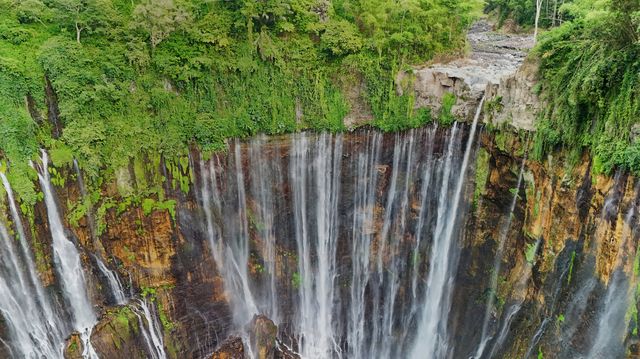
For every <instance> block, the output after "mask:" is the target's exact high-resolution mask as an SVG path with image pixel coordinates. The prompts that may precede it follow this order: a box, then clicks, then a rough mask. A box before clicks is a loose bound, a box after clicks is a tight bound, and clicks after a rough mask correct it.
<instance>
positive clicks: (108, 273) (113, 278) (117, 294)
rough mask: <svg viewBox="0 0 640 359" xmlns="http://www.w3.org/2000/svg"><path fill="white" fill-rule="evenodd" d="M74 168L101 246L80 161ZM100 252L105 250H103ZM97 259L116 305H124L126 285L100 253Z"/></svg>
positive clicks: (93, 236)
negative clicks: (123, 284) (79, 164)
mask: <svg viewBox="0 0 640 359" xmlns="http://www.w3.org/2000/svg"><path fill="white" fill-rule="evenodd" d="M73 168H74V169H75V171H76V176H77V177H78V187H80V194H81V195H82V200H83V201H87V202H86V203H87V204H88V208H87V223H88V224H89V229H90V231H91V237H92V238H93V240H94V243H95V244H96V247H100V248H102V247H101V244H100V242H99V241H97V240H96V239H97V236H96V229H95V223H94V219H93V206H92V205H91V200H90V199H88V197H87V189H86V187H85V185H84V179H83V176H82V172H81V171H80V166H78V161H76V160H75V159H74V160H73ZM100 252H104V250H101V251H100ZM94 258H95V260H96V264H97V265H98V269H99V270H100V272H101V273H102V276H103V277H104V278H105V279H106V280H107V285H108V286H109V293H110V294H111V299H112V300H113V302H114V304H116V305H124V304H126V303H127V296H126V294H125V291H124V287H123V286H122V282H121V281H120V277H119V276H118V273H116V272H115V271H113V270H111V269H109V268H108V267H107V265H106V264H105V263H104V261H103V260H102V259H101V258H100V256H99V255H97V254H96V255H95V256H94Z"/></svg>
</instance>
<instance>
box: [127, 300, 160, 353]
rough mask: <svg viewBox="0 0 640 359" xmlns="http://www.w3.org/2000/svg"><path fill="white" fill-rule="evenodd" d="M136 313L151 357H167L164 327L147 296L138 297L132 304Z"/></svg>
mask: <svg viewBox="0 0 640 359" xmlns="http://www.w3.org/2000/svg"><path fill="white" fill-rule="evenodd" d="M132 308H133V312H134V314H135V315H136V316H137V317H138V326H139V327H140V333H141V334H142V337H143V339H144V342H145V344H146V346H147V349H148V354H149V355H150V359H166V358H167V354H166V352H165V350H164V342H163V340H162V327H161V326H160V323H159V321H158V313H157V310H156V306H155V305H154V304H153V302H149V300H147V299H146V298H144V299H138V300H137V301H136V303H135V305H133V306H132Z"/></svg>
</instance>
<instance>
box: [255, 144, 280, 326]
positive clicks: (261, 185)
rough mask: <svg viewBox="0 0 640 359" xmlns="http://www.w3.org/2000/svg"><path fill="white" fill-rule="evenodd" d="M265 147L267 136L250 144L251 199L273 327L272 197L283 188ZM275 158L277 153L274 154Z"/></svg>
mask: <svg viewBox="0 0 640 359" xmlns="http://www.w3.org/2000/svg"><path fill="white" fill-rule="evenodd" d="M267 146H268V144H267V136H266V135H264V134H263V135H259V136H256V137H255V138H254V139H253V140H251V142H250V143H249V165H250V170H249V172H250V180H251V195H252V196H253V198H254V199H255V201H256V202H257V203H256V206H255V207H256V208H255V209H254V210H253V214H254V220H255V221H256V222H257V223H258V225H256V227H257V228H256V230H257V231H258V232H259V237H260V238H262V239H263V241H264V244H263V249H264V250H263V253H262V258H263V259H264V261H265V268H264V274H265V275H267V276H268V278H267V282H268V285H267V288H266V289H265V290H264V292H266V293H263V294H262V297H263V298H264V302H263V305H262V308H264V309H265V311H266V312H267V313H269V318H270V319H271V320H273V321H274V322H275V323H276V324H277V323H278V322H279V319H280V314H279V309H278V284H277V281H276V274H277V270H278V268H277V266H276V260H277V256H276V236H277V233H276V228H275V215H274V213H275V211H276V210H277V208H278V203H277V198H275V196H274V191H273V188H278V187H281V186H283V183H282V182H283V178H282V176H283V174H282V173H281V172H280V166H273V164H272V163H270V162H269V160H268V159H266V158H265V148H266V147H267ZM274 155H275V157H276V158H278V157H279V155H280V154H279V153H277V152H276V153H275V154H274Z"/></svg>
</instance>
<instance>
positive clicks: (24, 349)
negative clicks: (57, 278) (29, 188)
mask: <svg viewBox="0 0 640 359" xmlns="http://www.w3.org/2000/svg"><path fill="white" fill-rule="evenodd" d="M0 178H1V179H2V183H3V185H4V189H5V191H6V192H7V197H8V200H9V207H10V210H11V217H12V219H13V224H14V227H15V229H16V233H17V235H18V237H19V238H18V240H17V241H16V240H15V239H14V238H13V237H12V236H11V235H10V234H9V231H8V229H7V227H5V225H4V224H3V223H2V222H0V258H2V261H0V312H1V313H2V316H3V317H4V319H5V322H6V323H7V326H8V329H9V336H10V339H11V342H10V343H8V348H9V349H10V350H11V355H12V356H13V357H22V358H32V357H38V358H40V357H46V358H62V347H63V343H64V334H63V332H62V330H63V328H64V327H65V326H64V323H63V322H62V321H61V320H60V318H59V317H58V315H57V313H56V312H55V311H54V309H53V307H52V306H51V303H50V300H49V298H48V297H47V296H46V295H45V291H44V288H43V287H42V283H41V282H40V279H39V278H38V276H37V273H38V272H37V271H36V267H35V264H34V262H33V256H32V255H31V251H30V250H29V246H28V243H27V239H26V236H25V233H24V228H23V227H22V221H21V219H20V215H19V213H18V210H17V208H16V204H15V200H14V198H13V191H12V190H11V186H10V185H9V181H8V180H7V178H6V177H5V175H4V173H1V172H0ZM16 242H18V243H19V244H20V246H19V248H17V247H16Z"/></svg>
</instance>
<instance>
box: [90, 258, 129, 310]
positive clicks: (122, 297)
mask: <svg viewBox="0 0 640 359" xmlns="http://www.w3.org/2000/svg"><path fill="white" fill-rule="evenodd" d="M95 259H96V263H97V264H98V269H99V270H100V272H101V273H102V275H103V276H104V278H105V279H106V280H107V285H108V286H109V292H110V293H111V297H112V298H113V301H114V304H116V305H125V304H127V295H126V294H125V291H124V287H123V286H122V282H121V281H120V277H118V274H117V273H116V272H115V271H112V270H111V269H109V268H107V266H106V265H105V264H104V262H103V261H102V260H101V259H100V258H98V257H97V256H96V257H95Z"/></svg>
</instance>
